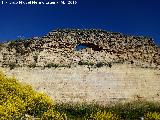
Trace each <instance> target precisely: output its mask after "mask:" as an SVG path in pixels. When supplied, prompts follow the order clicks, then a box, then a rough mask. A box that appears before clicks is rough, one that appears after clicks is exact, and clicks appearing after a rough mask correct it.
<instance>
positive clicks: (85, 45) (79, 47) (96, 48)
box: [75, 43, 103, 51]
mask: <svg viewBox="0 0 160 120" xmlns="http://www.w3.org/2000/svg"><path fill="white" fill-rule="evenodd" d="M86 48H92V50H94V51H101V50H103V48H102V47H100V46H98V45H95V44H93V43H81V44H78V45H77V46H76V48H75V49H76V51H80V50H82V49H86Z"/></svg>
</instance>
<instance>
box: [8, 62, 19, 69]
mask: <svg viewBox="0 0 160 120" xmlns="http://www.w3.org/2000/svg"><path fill="white" fill-rule="evenodd" d="M16 66H17V65H16V63H10V64H9V68H10V70H12V69H14V68H15V67H16Z"/></svg>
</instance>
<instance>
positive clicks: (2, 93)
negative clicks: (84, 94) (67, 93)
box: [0, 72, 61, 120]
mask: <svg viewBox="0 0 160 120" xmlns="http://www.w3.org/2000/svg"><path fill="white" fill-rule="evenodd" d="M53 105H54V104H53V101H52V100H51V99H50V98H49V97H48V96H47V95H45V94H43V93H37V92H35V91H34V90H33V89H32V87H31V86H29V85H23V84H20V83H19V82H18V81H17V80H16V79H15V78H8V77H6V76H5V75H4V74H3V73H2V72H0V119H1V120H13V119H14V120H19V119H21V118H23V117H24V116H25V115H30V116H33V117H37V118H41V117H42V116H43V117H44V116H46V112H47V113H48V110H50V109H53ZM44 113H45V114H44ZM43 114H44V115H43ZM48 114H49V113H48ZM56 114H60V113H58V112H56ZM48 116H49V115H48ZM57 120H58V119H57ZM60 120H61V119H60Z"/></svg>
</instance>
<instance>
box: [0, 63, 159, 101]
mask: <svg viewBox="0 0 160 120" xmlns="http://www.w3.org/2000/svg"><path fill="white" fill-rule="evenodd" d="M1 69H2V70H3V71H4V72H5V73H6V75H8V76H16V77H17V79H18V80H20V81H21V82H23V83H27V84H31V85H32V86H33V87H34V89H36V90H37V91H40V92H45V93H47V94H48V95H49V96H51V97H52V98H53V99H54V100H55V101H58V102H93V101H95V102H98V103H101V104H103V103H104V104H106V103H108V102H116V101H131V100H137V99H138V100H154V101H159V100H160V87H159V86H160V79H159V78H160V70H158V69H149V68H138V67H136V68H135V67H134V66H132V65H128V64H115V65H114V66H112V67H111V68H110V67H101V68H90V69H89V68H87V66H78V67H72V68H65V67H64V68H50V69H48V68H45V69H43V68H38V67H37V68H34V69H31V68H28V67H21V68H20V67H19V68H15V69H14V70H10V69H9V68H1Z"/></svg>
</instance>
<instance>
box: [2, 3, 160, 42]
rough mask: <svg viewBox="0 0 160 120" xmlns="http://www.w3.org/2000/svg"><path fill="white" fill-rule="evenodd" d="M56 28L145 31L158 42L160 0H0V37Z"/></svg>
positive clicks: (11, 36)
mask: <svg viewBox="0 0 160 120" xmlns="http://www.w3.org/2000/svg"><path fill="white" fill-rule="evenodd" d="M4 1H5V0H4ZM8 1H11V2H13V1H16V0H8ZM37 1H39V0H37ZM41 1H43V0H41ZM45 1H46V0H45ZM50 1H51V0H50ZM52 1H56V2H57V1H58V2H60V0H52ZM64 1H65V2H67V1H66V0H64ZM57 28H82V29H84V28H87V29H91V28H95V29H103V30H108V31H113V32H121V33H124V34H129V35H140V36H141V35H144V36H150V37H152V38H154V40H155V43H156V44H159V45H160V1H159V0H77V4H76V5H61V4H57V5H8V4H6V5H2V4H0V41H8V40H13V39H17V38H18V36H24V37H25V38H29V37H34V36H43V35H45V34H47V33H48V32H49V31H51V30H55V29H57Z"/></svg>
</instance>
